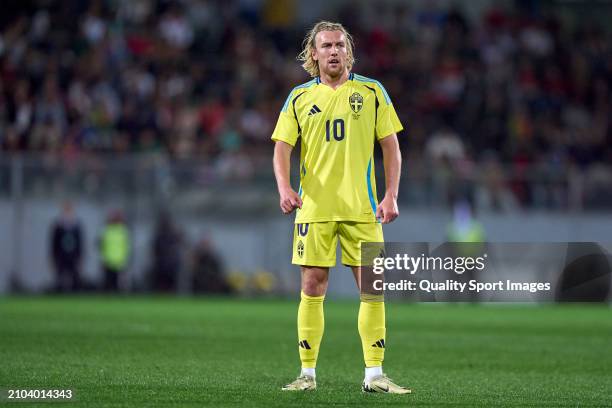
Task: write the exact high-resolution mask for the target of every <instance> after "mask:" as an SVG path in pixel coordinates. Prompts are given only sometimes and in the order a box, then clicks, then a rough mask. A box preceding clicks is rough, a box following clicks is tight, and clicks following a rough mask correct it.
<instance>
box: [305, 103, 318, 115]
mask: <svg viewBox="0 0 612 408" xmlns="http://www.w3.org/2000/svg"><path fill="white" fill-rule="evenodd" d="M319 112H321V109H319V107H318V106H317V105H312V108H311V109H310V112H308V116H312V115H316V114H317V113H319Z"/></svg>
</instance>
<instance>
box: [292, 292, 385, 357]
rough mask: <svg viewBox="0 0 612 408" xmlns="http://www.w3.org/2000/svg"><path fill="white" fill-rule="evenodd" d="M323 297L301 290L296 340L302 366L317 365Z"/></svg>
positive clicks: (322, 325) (321, 335)
mask: <svg viewBox="0 0 612 408" xmlns="http://www.w3.org/2000/svg"><path fill="white" fill-rule="evenodd" d="M324 299H325V296H308V295H306V294H305V293H304V292H302V300H301V301H300V307H299V308H298V341H299V350H300V360H302V368H315V367H316V365H317V356H318V355H319V346H320V345H321V338H322V337H323V327H324V325H325V318H324V316H323V300H324ZM383 313H384V312H383ZM383 316H384V315H383ZM383 330H384V329H383Z"/></svg>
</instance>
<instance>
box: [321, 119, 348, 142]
mask: <svg viewBox="0 0 612 408" xmlns="http://www.w3.org/2000/svg"><path fill="white" fill-rule="evenodd" d="M330 122H331V121H330V120H328V121H327V122H325V140H326V141H328V142H329V141H330V140H331V136H330V133H331V132H330V127H332V128H333V129H331V130H332V131H333V134H334V139H336V140H337V141H341V140H342V139H344V119H334V121H333V122H332V123H330Z"/></svg>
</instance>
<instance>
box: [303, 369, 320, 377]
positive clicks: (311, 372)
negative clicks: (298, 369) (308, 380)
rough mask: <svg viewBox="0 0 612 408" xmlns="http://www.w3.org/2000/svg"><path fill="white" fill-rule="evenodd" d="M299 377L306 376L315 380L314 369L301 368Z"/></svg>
mask: <svg viewBox="0 0 612 408" xmlns="http://www.w3.org/2000/svg"><path fill="white" fill-rule="evenodd" d="M301 375H308V376H310V377H312V378H316V377H317V374H316V373H315V369H314V367H312V368H310V367H308V368H306V367H302V374H301Z"/></svg>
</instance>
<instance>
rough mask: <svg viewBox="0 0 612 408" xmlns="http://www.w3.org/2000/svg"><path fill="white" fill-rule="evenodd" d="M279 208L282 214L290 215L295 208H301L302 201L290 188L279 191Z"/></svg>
mask: <svg viewBox="0 0 612 408" xmlns="http://www.w3.org/2000/svg"><path fill="white" fill-rule="evenodd" d="M280 208H281V210H282V211H283V214H291V213H292V212H293V210H295V209H296V208H302V199H301V198H300V196H299V195H298V193H296V192H295V191H294V190H293V189H292V188H287V189H285V190H281V191H280Z"/></svg>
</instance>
